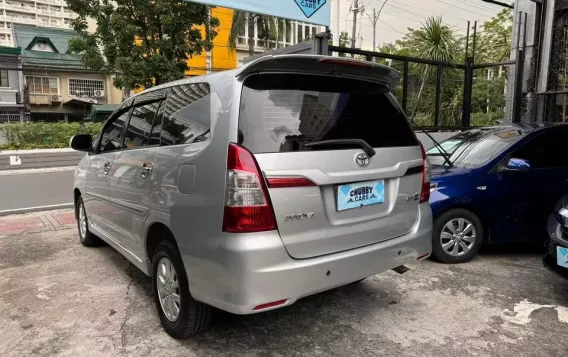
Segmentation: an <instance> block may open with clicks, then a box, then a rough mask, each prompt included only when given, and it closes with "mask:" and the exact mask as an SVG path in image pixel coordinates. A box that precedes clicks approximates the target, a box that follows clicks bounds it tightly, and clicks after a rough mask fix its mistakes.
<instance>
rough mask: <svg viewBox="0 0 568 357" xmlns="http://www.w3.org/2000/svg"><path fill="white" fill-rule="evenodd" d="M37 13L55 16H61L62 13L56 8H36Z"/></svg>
mask: <svg viewBox="0 0 568 357" xmlns="http://www.w3.org/2000/svg"><path fill="white" fill-rule="evenodd" d="M37 13H38V14H41V15H46V16H52V17H53V16H56V17H63V13H62V12H61V11H57V10H50V9H38V10H37Z"/></svg>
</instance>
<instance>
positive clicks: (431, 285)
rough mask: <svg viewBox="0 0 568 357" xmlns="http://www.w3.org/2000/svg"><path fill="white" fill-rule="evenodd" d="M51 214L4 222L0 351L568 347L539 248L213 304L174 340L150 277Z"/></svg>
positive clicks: (436, 352)
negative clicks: (197, 328) (27, 222)
mask: <svg viewBox="0 0 568 357" xmlns="http://www.w3.org/2000/svg"><path fill="white" fill-rule="evenodd" d="M36 216H37V215H36ZM36 216H31V217H36ZM29 217H30V216H22V219H24V218H26V219H29ZM55 217H57V215H55ZM52 218H53V215H52ZM42 221H45V220H42ZM47 221H48V222H51V226H50V225H48V224H45V226H44V227H34V228H33V229H31V230H29V231H28V232H26V233H22V230H20V231H19V233H17V232H12V233H9V232H8V233H7V232H4V233H2V232H1V231H0V356H3V357H8V356H74V357H76V356H117V355H125V356H168V357H171V356H203V357H209V356H214V357H217V356H219V357H223V356H259V357H260V356H267V357H268V356H271V357H272V356H274V357H276V356H470V355H471V356H566V355H567V353H568V283H565V282H563V281H561V280H559V279H557V278H556V277H554V276H551V275H550V274H548V273H547V272H546V271H545V270H544V269H543V268H542V267H541V264H540V256H539V255H530V254H507V255H496V254H493V255H484V256H481V257H480V258H478V259H476V260H475V261H473V262H472V263H470V264H465V265H459V266H447V265H442V264H437V263H433V262H429V261H428V262H425V263H422V264H419V265H415V266H410V268H411V269H412V270H411V271H410V272H408V273H406V274H404V275H398V274H396V273H394V272H388V273H385V274H382V275H378V276H375V277H372V278H370V279H367V280H366V281H364V282H362V283H358V284H352V285H350V286H346V287H343V288H339V289H336V290H334V291H330V292H326V293H322V294H319V295H316V296H312V297H308V298H305V299H303V300H301V301H299V302H298V303H296V304H294V305H292V306H291V307H288V308H285V309H282V310H277V311H273V312H269V313H264V314H259V315H254V316H244V317H243V316H235V315H230V314H227V313H221V312H219V313H218V314H217V316H216V319H215V323H214V326H213V328H212V329H211V331H209V332H207V333H205V334H202V335H199V336H197V337H195V338H193V339H190V340H185V341H177V340H173V339H171V338H170V337H169V336H168V335H166V334H165V333H164V332H163V331H162V329H161V327H160V323H159V320H158V318H157V314H156V311H155V307H154V303H153V300H152V297H151V286H150V279H149V278H147V277H145V276H144V275H143V274H142V273H140V272H139V271H137V270H136V269H135V268H134V266H132V265H131V264H130V263H128V262H127V261H126V260H125V259H124V258H122V257H121V256H120V255H119V254H118V253H116V252H115V251H114V250H113V249H111V248H110V247H108V246H105V247H101V248H93V249H87V248H83V247H82V246H81V245H80V243H79V240H78V238H77V234H76V231H75V227H74V226H73V225H72V222H70V221H69V219H68V218H67V219H64V218H61V219H56V221H58V222H60V223H62V224H61V225H59V226H57V224H56V223H55V222H52V219H47Z"/></svg>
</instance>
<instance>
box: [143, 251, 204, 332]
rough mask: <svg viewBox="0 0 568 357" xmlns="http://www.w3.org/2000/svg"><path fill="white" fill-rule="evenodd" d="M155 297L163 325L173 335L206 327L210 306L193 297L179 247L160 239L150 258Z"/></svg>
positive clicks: (199, 330) (198, 330) (200, 330)
mask: <svg viewBox="0 0 568 357" xmlns="http://www.w3.org/2000/svg"><path fill="white" fill-rule="evenodd" d="M152 266H153V270H152V273H153V274H152V286H153V292H154V300H155V303H156V308H157V309H158V315H159V316H160V320H161V321H162V326H164V329H165V330H166V332H167V333H168V334H169V335H170V336H172V337H174V338H186V337H190V336H193V335H195V334H197V333H199V332H202V331H204V330H206V329H207V328H209V326H210V325H211V316H212V310H213V309H212V308H211V307H210V306H208V305H206V304H204V303H201V302H198V301H196V300H194V299H193V297H192V296H191V294H190V293H189V284H188V280H187V275H186V273H185V268H184V267H183V263H182V260H181V256H180V254H179V252H178V249H177V248H176V247H175V245H174V244H172V243H171V242H167V241H166V242H162V243H160V245H159V246H158V248H157V249H156V253H155V254H154V258H153V259H152Z"/></svg>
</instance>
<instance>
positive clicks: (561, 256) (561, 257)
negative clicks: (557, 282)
mask: <svg viewBox="0 0 568 357" xmlns="http://www.w3.org/2000/svg"><path fill="white" fill-rule="evenodd" d="M556 264H558V265H559V266H561V267H563V268H568V248H564V247H556Z"/></svg>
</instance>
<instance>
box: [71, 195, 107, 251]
mask: <svg viewBox="0 0 568 357" xmlns="http://www.w3.org/2000/svg"><path fill="white" fill-rule="evenodd" d="M75 210H76V212H77V230H78V231H79V240H80V241H81V244H83V245H84V246H85V247H98V246H100V245H102V241H101V239H100V238H99V237H97V236H95V235H94V234H92V233H91V232H90V231H89V219H88V218H87V211H86V210H85V204H84V203H83V198H82V197H81V196H79V198H78V199H77V204H76V205H75ZM83 215H84V218H85V220H84V227H83V229H82V228H81V224H82V217H83Z"/></svg>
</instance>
